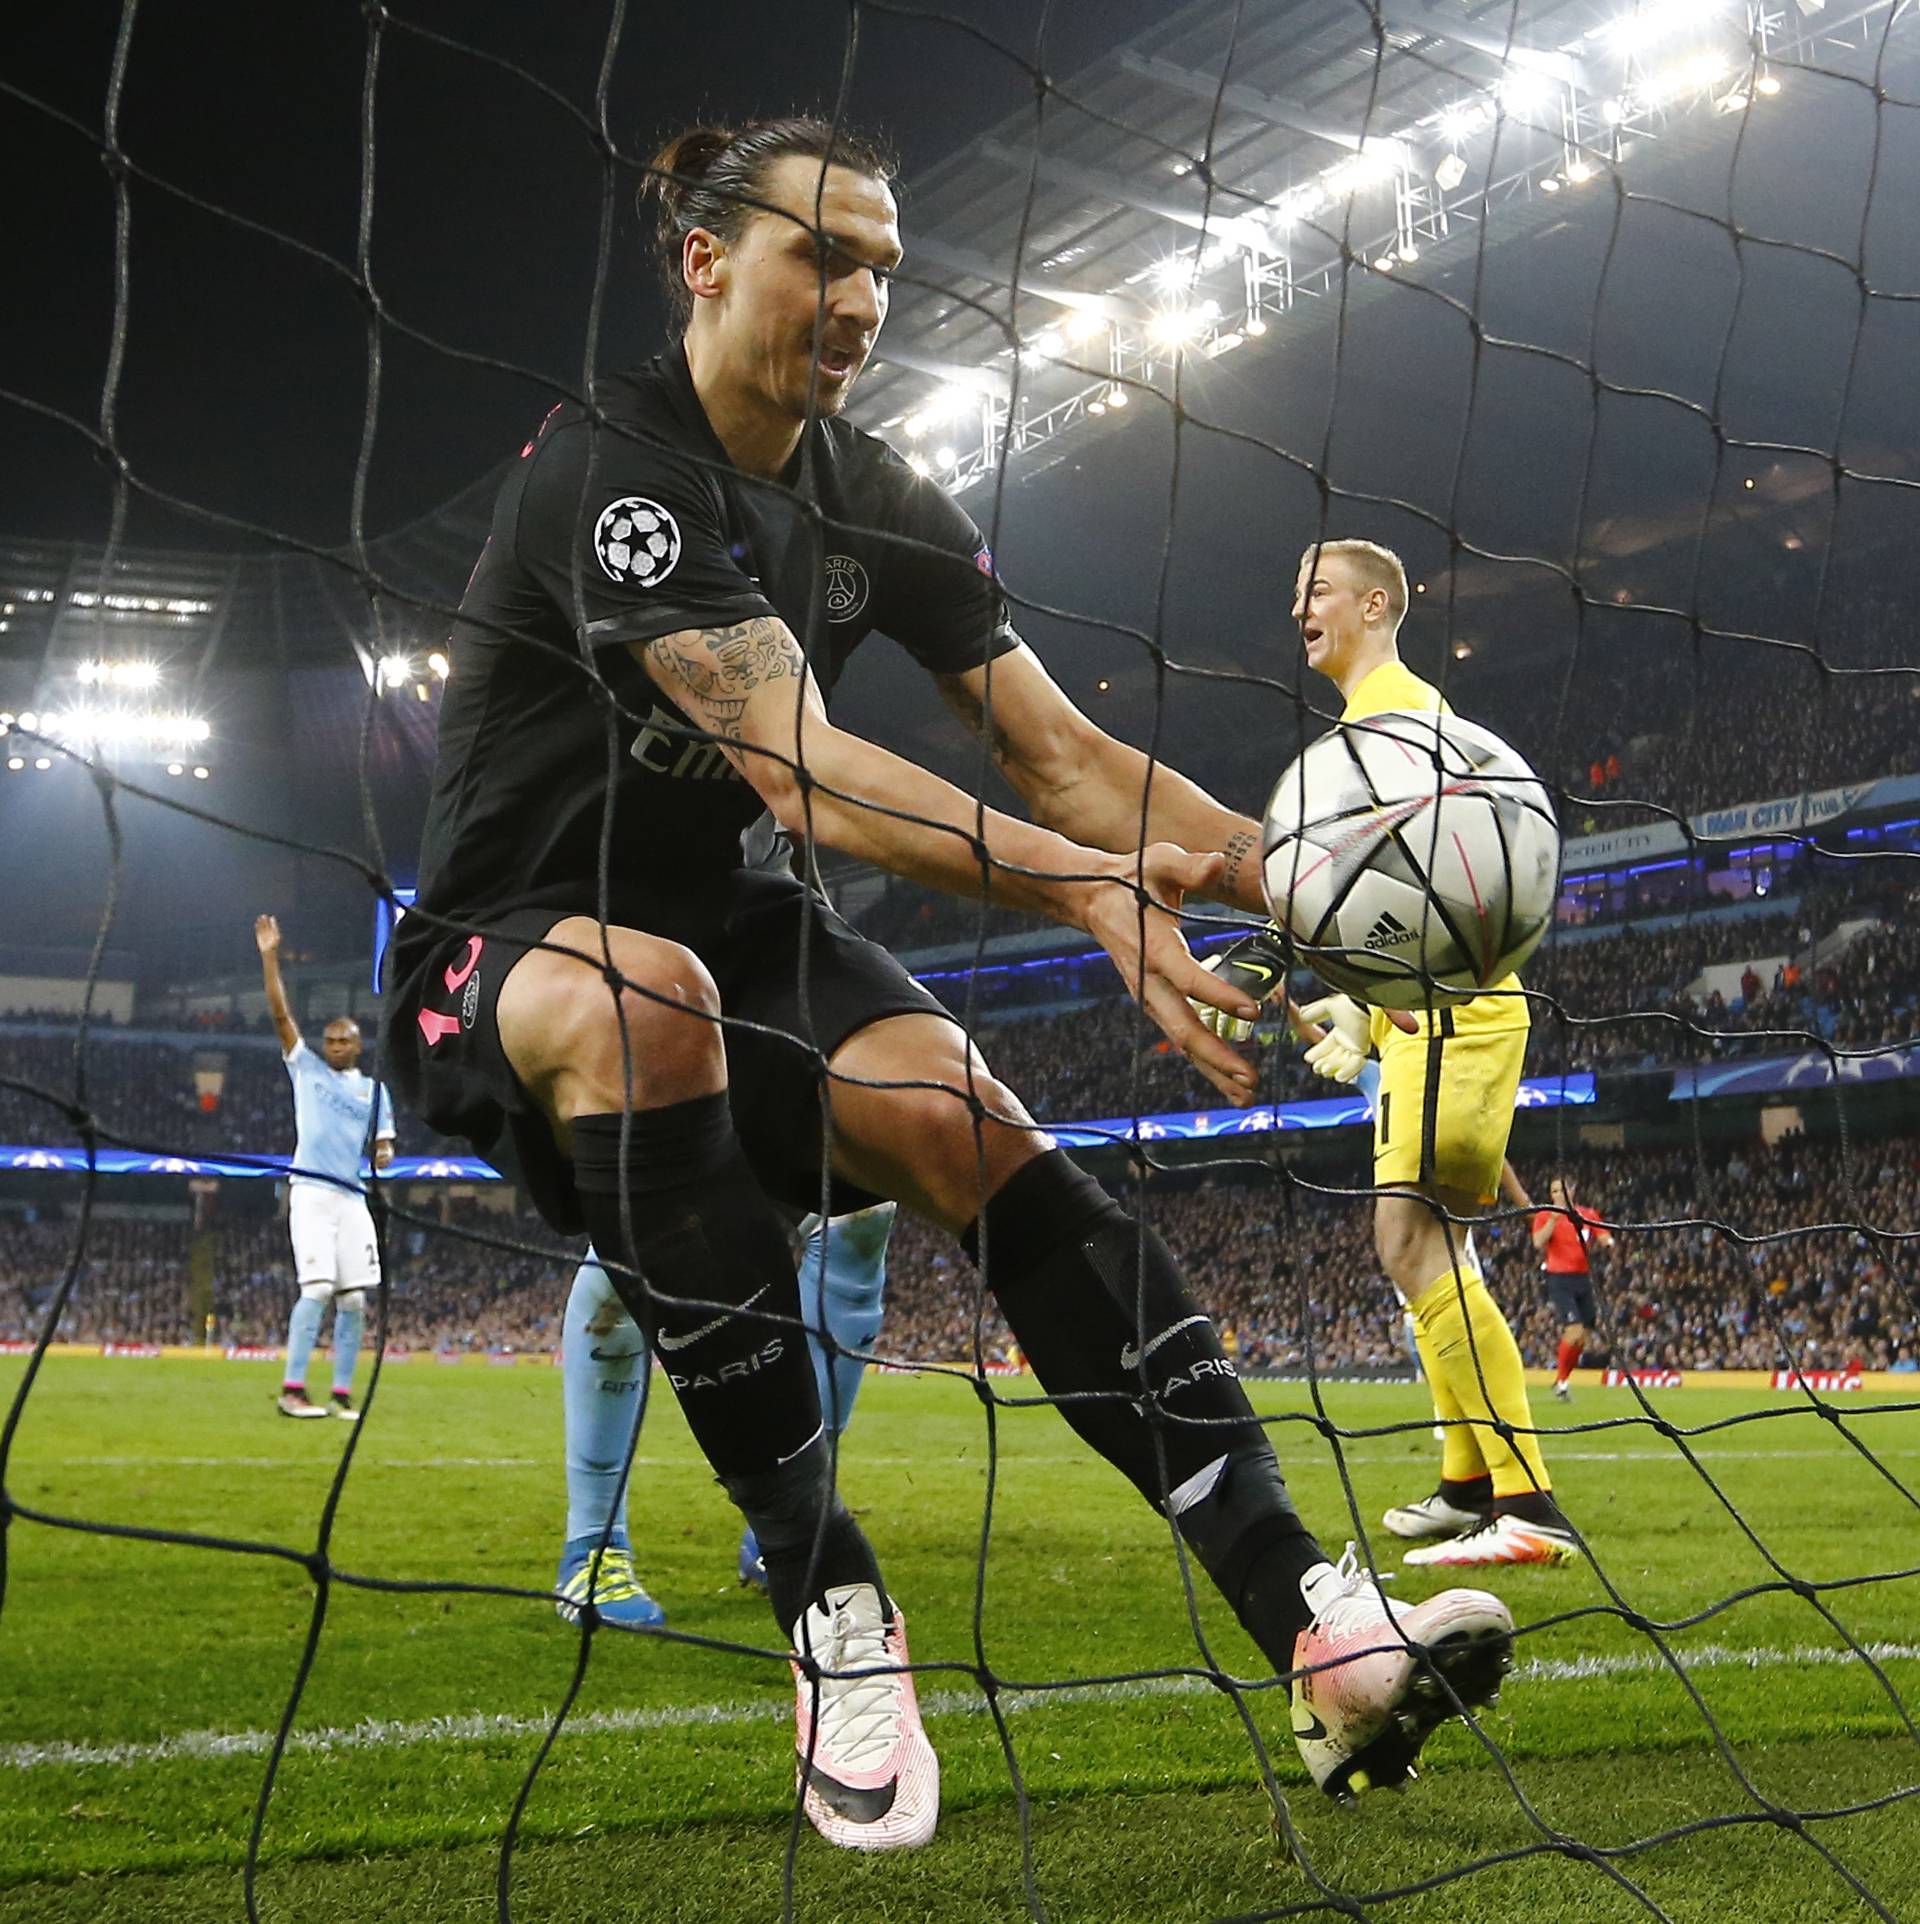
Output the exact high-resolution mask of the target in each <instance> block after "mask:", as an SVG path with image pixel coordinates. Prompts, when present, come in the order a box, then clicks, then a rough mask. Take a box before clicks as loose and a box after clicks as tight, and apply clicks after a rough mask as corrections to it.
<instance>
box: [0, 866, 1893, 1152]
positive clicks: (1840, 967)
mask: <svg viewBox="0 0 1920 1924" xmlns="http://www.w3.org/2000/svg"><path fill="white" fill-rule="evenodd" d="M1853 906H1854V908H1855V910H1856V912H1859V911H1862V910H1866V909H1872V910H1874V911H1877V912H1878V913H1879V914H1880V915H1882V916H1883V917H1884V920H1883V921H1882V922H1881V923H1880V925H1879V926H1877V927H1875V928H1872V929H1870V930H1868V931H1866V932H1865V933H1864V934H1862V935H1860V936H1858V937H1857V938H1856V939H1855V940H1854V941H1853V942H1852V943H1851V944H1850V945H1848V946H1847V947H1846V948H1844V949H1843V950H1842V951H1840V952H1839V953H1838V954H1832V955H1828V956H1826V957H1825V958H1824V959H1820V960H1814V959H1813V953H1812V948H1811V939H1812V936H1813V934H1814V931H1815V922H1814V921H1813V920H1810V919H1809V911H1808V910H1807V908H1806V907H1805V906H1804V905H1803V906H1802V908H1801V909H1799V910H1797V911H1795V912H1794V913H1791V914H1782V915H1773V916H1758V917H1754V916H1749V917H1744V918H1732V919H1728V918H1714V917H1711V916H1702V917H1699V918H1696V919H1694V920H1692V921H1690V922H1688V923H1685V924H1683V925H1681V926H1679V927H1673V928H1666V929H1659V930H1654V931H1651V932H1649V931H1645V930H1642V929H1640V928H1638V927H1636V926H1635V925H1633V924H1631V923H1627V924H1622V925H1621V926H1620V927H1619V928H1618V929H1615V930H1611V931H1609V932H1606V933H1600V934H1595V935H1593V936H1591V937H1589V938H1587V939H1584V940H1580V941H1553V940H1549V942H1548V943H1547V944H1546V945H1545V946H1543V947H1542V948H1541V949H1540V950H1539V951H1537V952H1536V954H1535V955H1534V957H1533V959H1532V961H1531V962H1530V963H1529V965H1528V967H1527V969H1526V971H1525V981H1526V985H1527V988H1528V990H1529V992H1530V994H1531V996H1532V998H1533V1000H1532V1019H1533V1040H1532V1044H1531V1048H1530V1052H1529V1057H1528V1069H1529V1073H1531V1074H1535V1075H1548V1074H1554V1073H1558V1072H1560V1071H1563V1070H1584V1069H1593V1068H1615V1069H1617V1068H1624V1067H1633V1066H1638V1065H1641V1064H1653V1063H1659V1062H1687V1061H1693V1060H1700V1059H1709V1058H1712V1057H1715V1056H1720V1055H1725V1054H1728V1053H1731V1052H1734V1051H1736V1050H1746V1051H1752V1050H1761V1051H1773V1052H1792V1051H1795V1050H1798V1049H1803V1048H1806V1047H1808V1046H1810V1045H1809V1044H1808V1043H1807V1042H1806V1041H1805V1040H1804V1039H1802V1038H1804V1037H1805V1036H1816V1037H1819V1038H1822V1039H1824V1040H1826V1041H1829V1042H1831V1043H1832V1044H1833V1045H1834V1046H1835V1047H1837V1048H1841V1049H1866V1048H1872V1047H1875V1046H1879V1045H1885V1044H1895V1043H1900V1042H1905V1041H1908V1040H1910V1039H1911V1038H1912V1037H1913V1036H1914V1035H1915V1032H1916V1031H1917V1030H1920V889H1915V890H1911V891H1909V892H1908V893H1907V894H1905V895H1904V896H1881V897H1877V898H1874V899H1873V900H1872V901H1871V902H1868V903H1863V904H1856V905H1853ZM1838 919H1840V908H1839V907H1838V906H1835V905H1832V904H1829V905H1828V906H1827V907H1826V908H1825V910H1824V912H1823V914H1822V915H1821V917H1820V918H1819V924H1820V926H1821V927H1823V928H1825V927H1831V926H1832V923H1833V921H1835V920H1838ZM1739 961H1745V962H1747V963H1748V967H1747V969H1746V970H1745V971H1744V974H1743V977H1742V978H1741V979H1740V980H1739V981H1737V982H1734V983H1732V984H1730V991H1731V992H1722V991H1720V990H1715V991H1713V992H1712V993H1711V994H1708V995H1705V996H1697V995H1693V994H1689V993H1688V992H1687V991H1688V985H1689V984H1690V983H1692V982H1693V981H1694V980H1695V979H1696V978H1697V977H1698V976H1699V975H1700V973H1701V971H1702V970H1704V969H1707V968H1709V967H1711V966H1713V965H1715V964H1723V963H1730V962H1739ZM1761 965H1764V974H1763V973H1762V968H1761ZM1688 1024H1691V1025H1694V1028H1697V1029H1698V1030H1701V1031H1704V1032H1706V1033H1705V1034H1704V1035H1698V1034H1695V1033H1693V1030H1692V1029H1690V1028H1689V1027H1688V1026H1686V1025H1688ZM979 1039H980V1042H981V1045H982V1047H983V1049H984V1051H985V1053H986V1055H987V1058H988V1060H989V1061H990V1062H991V1063H992V1065H993V1067H994V1069H995V1071H996V1073H997V1074H999V1075H1000V1077H1001V1078H1002V1079H1003V1080H1004V1081H1005V1082H1006V1083H1007V1084H1008V1085H1009V1086H1010V1087H1011V1088H1012V1089H1014V1090H1015V1091H1016V1092H1017V1093H1018V1094H1019V1096H1020V1097H1021V1099H1022V1100H1023V1101H1024V1102H1026V1104H1027V1105H1028V1107H1029V1108H1030V1109H1031V1110H1032V1112H1033V1113H1034V1114H1035V1115H1036V1116H1038V1117H1040V1118H1041V1119H1042V1120H1043V1121H1053V1122H1071V1121H1087V1120H1092V1119H1095V1118H1099V1117H1109V1116H1124V1115H1133V1114H1140V1115H1154V1114H1159V1113H1164V1112H1166V1111H1168V1110H1185V1109H1193V1108H1209V1107H1213V1106H1215V1105H1216V1103H1217V1098H1216V1097H1215V1096H1214V1094H1213V1092H1212V1091H1211V1090H1210V1089H1209V1088H1208V1087H1207V1085H1205V1084H1204V1083H1203V1082H1201V1080H1200V1079H1199V1078H1198V1077H1197V1076H1196V1075H1195V1074H1194V1073H1193V1071H1192V1070H1191V1069H1190V1068H1189V1067H1188V1065H1187V1064H1186V1062H1185V1061H1184V1060H1183V1059H1182V1058H1181V1057H1180V1056H1179V1055H1178V1054H1177V1053H1175V1052H1174V1051H1173V1050H1172V1048H1171V1047H1170V1046H1169V1045H1168V1044H1167V1042H1166V1040H1165V1039H1164V1037H1162V1036H1161V1035H1160V1033H1159V1031H1158V1030H1157V1029H1155V1028H1154V1027H1153V1025H1152V1024H1151V1023H1149V1022H1148V1021H1147V1020H1146V1018H1145V1017H1144V1016H1143V1015H1142V1014H1141V1013H1140V1012H1139V1010H1138V1009H1137V1008H1136V1007H1135V1006H1134V1005H1133V1003H1132V1002H1131V1001H1129V1000H1128V999H1127V998H1125V997H1124V996H1119V995H1114V996H1110V997H1109V998H1107V999H1106V1000H1104V1001H1096V1002H1092V1003H1083V1004H1079V1005H1076V1006H1074V1007H1070V1008H1066V1009H1060V1010H1055V1011H1052V1012H1049V1013H1042V1014H1034V1015H1021V1016H1014V1017H1009V1018H1008V1019H1005V1020H999V1021H989V1022H988V1023H986V1024H984V1025H983V1026H982V1027H981V1030H980V1035H979ZM1259 1047H1260V1050H1261V1059H1262V1063H1263V1079H1262V1084H1261V1093H1262V1096H1263V1098H1264V1099H1266V1100H1273V1101H1289V1100H1300V1099H1304V1098H1310V1097H1313V1096H1325V1095H1329V1094H1331V1093H1334V1092H1333V1091H1332V1090H1330V1089H1329V1087H1328V1085H1327V1084H1325V1083H1324V1082H1320V1081H1318V1080H1317V1079H1316V1078H1315V1077H1314V1076H1313V1075H1312V1074H1311V1073H1310V1072H1309V1071H1308V1070H1307V1069H1306V1068H1305V1066H1304V1065H1303V1064H1302V1062H1301V1060H1300V1053H1299V1050H1298V1049H1297V1048H1296V1047H1295V1046H1293V1044H1292V1043H1291V1042H1290V1041H1289V1040H1288V1039H1287V1038H1286V1037H1285V1036H1284V1035H1283V1034H1281V1033H1279V1032H1278V1030H1277V1029H1276V1028H1275V1027H1274V1026H1272V1025H1269V1026H1268V1028H1267V1029H1265V1030H1264V1031H1263V1032H1262V1035H1261V1037H1260V1038H1259ZM201 1053H202V1054H205V1053H206V1051H205V1050H204V1049H203V1050H202V1051H201ZM219 1053H223V1054H224V1056H225V1070H224V1075H223V1080H222V1086H221V1088H220V1090H219V1093H218V1096H217V1098H216V1099H215V1100H214V1102H213V1104H212V1106H211V1107H203V1106H202V1102H201V1099H200V1097H199V1096H198V1094H197V1092H196V1090H195V1087H194V1080H193V1062H194V1053H193V1052H192V1051H191V1050H189V1049H186V1048H176V1047H173V1046H171V1045H169V1044H167V1043H164V1042H157V1041H147V1040H136V1039H133V1038H127V1037H112V1036H105V1035H103V1036H101V1037H98V1038H96V1039H95V1043H94V1046H93V1047H92V1049H91V1050H90V1053H89V1059H88V1061H89V1067H88V1082H87V1090H86V1103H87V1106H88V1107H90V1108H91V1110H92V1111H93V1113H94V1114H95V1115H97V1116H98V1117H99V1118H100V1120H101V1122H102V1124H103V1125H104V1126H105V1128H106V1129H107V1130H108V1131H109V1132H110V1133H111V1134H112V1135H113V1136H117V1137H119V1138H121V1139H124V1140H125V1141H127V1142H129V1143H133V1144H136V1145H140V1146H152V1147H154V1148H156V1149H159V1150H164V1151H172V1152H175V1153H180V1154H186V1155H192V1154H210V1153H215V1152H219V1151H223V1150H224V1151H240V1152H245V1153H250V1154H273V1153H287V1152H290V1151H291V1149H292V1147H293V1141H292V1129H293V1122H292V1103H291V1101H290V1099H289V1094H288V1088H287V1078H286V1073H285V1071H284V1069H283V1068H282V1067H281V1064H280V1061H279V1057H278V1055H277V1053H276V1052H275V1051H273V1050H270V1049H262V1048H259V1047H255V1046H248V1047H233V1048H228V1049H226V1050H225V1051H222V1052H219ZM0 1076H12V1077H17V1078H18V1079H20V1080H21V1081H24V1082H27V1083H31V1084H34V1085H36V1086H37V1087H39V1088H43V1089H52V1090H55V1091H59V1092H61V1094H62V1096H63V1097H64V1098H66V1099H70V1098H71V1095H72V1091H73V1050H72V1044H71V1041H70V1040H69V1039H67V1038H65V1037H61V1036H58V1035H43V1034H33V1033H28V1032H23V1031H20V1030H9V1029H8V1028H6V1027H5V1025H0ZM77 1139H78V1138H77V1134H76V1131H75V1129H74V1127H73V1124H72V1122H71V1120H70V1118H69V1115H68V1113H67V1110H66V1109H65V1108H64V1107H63V1106H62V1104H61V1103H57V1102H49V1101H47V1100H44V1099H42V1098H40V1097H37V1096H34V1095H30V1094H28V1093H27V1092H26V1091H24V1090H22V1089H19V1088H15V1087H7V1086H0V1142H9V1143H19V1144H27V1145H39V1144H54V1143H71V1142H74V1141H76V1140H77ZM399 1147H400V1150H401V1153H403V1154H420V1155H431V1154H435V1153H449V1152H458V1151H459V1150H460V1149H461V1148H462V1145H456V1144H449V1143H446V1142H444V1141H442V1140H440V1139H437V1138H435V1137H433V1136H432V1135H431V1134H430V1133H429V1132H427V1131H426V1130H425V1129H423V1128H422V1127H421V1126H420V1125H419V1124H418V1123H416V1122H414V1121H413V1120H412V1119H411V1118H409V1117H407V1116H405V1115H404V1114H402V1116H401V1117H400V1138H399Z"/></svg>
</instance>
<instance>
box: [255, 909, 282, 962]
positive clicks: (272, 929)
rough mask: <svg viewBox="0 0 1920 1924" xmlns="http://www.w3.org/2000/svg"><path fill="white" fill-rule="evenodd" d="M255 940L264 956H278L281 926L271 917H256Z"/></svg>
mask: <svg viewBox="0 0 1920 1924" xmlns="http://www.w3.org/2000/svg"><path fill="white" fill-rule="evenodd" d="M253 940H254V945H255V946H256V947H257V948H258V949H259V951H260V953H261V954H262V955H278V954H279V953H280V924H279V923H278V922H276V921H275V920H274V919H273V917H272V916H271V915H256V916H255V917H254V918H253Z"/></svg>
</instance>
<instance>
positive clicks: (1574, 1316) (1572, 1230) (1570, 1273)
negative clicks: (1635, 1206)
mask: <svg viewBox="0 0 1920 1924" xmlns="http://www.w3.org/2000/svg"><path fill="white" fill-rule="evenodd" d="M1547 1195H1548V1197H1549V1198H1550V1199H1551V1207H1549V1208H1546V1209H1540V1210H1536V1211H1535V1212H1534V1218H1533V1226H1532V1230H1531V1232H1530V1233H1531V1236H1532V1240H1533V1246H1534V1248H1535V1249H1537V1250H1538V1251H1539V1252H1540V1267H1541V1269H1542V1270H1544V1271H1545V1272H1546V1278H1547V1300H1548V1301H1549V1302H1550V1303H1551V1304H1552V1305H1553V1309H1554V1314H1555V1315H1556V1316H1558V1317H1559V1318H1560V1347H1559V1350H1558V1352H1557V1354H1556V1355H1555V1358H1554V1370H1553V1393H1554V1395H1555V1396H1557V1397H1558V1398H1559V1399H1560V1401H1561V1402H1563V1403H1570V1402H1572V1401H1573V1388H1572V1382H1571V1379H1572V1376H1573V1373H1574V1371H1575V1370H1577V1369H1578V1368H1579V1367H1580V1357H1581V1354H1582V1352H1583V1351H1584V1350H1585V1349H1586V1347H1587V1337H1588V1334H1589V1333H1590V1332H1591V1331H1592V1329H1593V1251H1594V1250H1596V1249H1611V1248H1612V1247H1613V1231H1612V1230H1610V1229H1609V1228H1608V1227H1607V1226H1606V1224H1605V1223H1603V1222H1602V1221H1601V1220H1600V1212H1599V1211H1598V1210H1597V1209H1589V1208H1588V1207H1587V1206H1586V1204H1584V1203H1581V1202H1576V1201H1575V1200H1574V1194H1573V1184H1572V1183H1571V1182H1570V1181H1568V1179H1567V1178H1566V1177H1565V1176H1555V1177H1554V1178H1553V1180H1552V1181H1551V1182H1549V1183H1548V1185H1547ZM1521 1206H1522V1207H1523V1208H1524V1207H1527V1206H1528V1204H1527V1203H1525V1202H1523V1203H1522V1205H1521Z"/></svg>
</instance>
